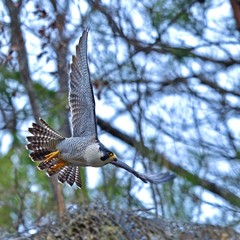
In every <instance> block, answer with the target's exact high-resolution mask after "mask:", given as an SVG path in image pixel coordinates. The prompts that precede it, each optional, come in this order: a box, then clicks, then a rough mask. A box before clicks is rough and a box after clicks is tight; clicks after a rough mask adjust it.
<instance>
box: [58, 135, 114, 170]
mask: <svg viewBox="0 0 240 240" xmlns="http://www.w3.org/2000/svg"><path fill="white" fill-rule="evenodd" d="M69 146H71V148H69ZM56 148H57V149H58V150H59V151H60V155H59V157H60V158H61V159H62V161H66V162H69V163H70V165H72V166H80V167H87V166H90V167H102V166H104V165H106V164H107V163H109V162H110V160H109V161H107V160H106V161H99V159H100V158H101V157H103V153H102V152H101V150H100V145H99V143H98V141H97V140H96V139H94V138H88V137H71V138H66V139H64V140H62V141H61V142H60V143H59V144H58V145H57V147H56Z"/></svg>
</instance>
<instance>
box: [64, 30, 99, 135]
mask: <svg viewBox="0 0 240 240" xmlns="http://www.w3.org/2000/svg"><path fill="white" fill-rule="evenodd" d="M87 37H88V30H84V32H83V34H82V37H81V38H80V40H79V43H78V45H77V46H76V56H73V58H72V64H71V73H70V90H69V105H70V111H71V115H72V135H73V137H79V136H95V137H96V138H97V127H96V115H95V101H94V95H93V88H92V83H91V80H90V74H89V68H88V61H87Z"/></svg>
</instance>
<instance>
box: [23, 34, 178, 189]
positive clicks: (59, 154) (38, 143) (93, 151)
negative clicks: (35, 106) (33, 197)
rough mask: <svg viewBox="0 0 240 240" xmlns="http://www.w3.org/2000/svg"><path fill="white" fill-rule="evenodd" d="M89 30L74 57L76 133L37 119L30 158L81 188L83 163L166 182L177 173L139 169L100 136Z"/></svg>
mask: <svg viewBox="0 0 240 240" xmlns="http://www.w3.org/2000/svg"><path fill="white" fill-rule="evenodd" d="M87 38H88V30H84V31H83V34H82V36H81V38H80V40H79V43H78V45H77V46H76V56H73V57H72V64H71V72H70V82H69V105H70V111H71V125H72V126H71V127H72V136H71V137H70V138H66V137H63V136H61V135H60V134H59V133H57V132H56V131H55V130H53V129H52V128H51V127H50V126H49V125H48V124H47V123H46V122H45V121H44V120H43V119H42V118H39V124H37V123H33V124H32V127H30V128H29V129H28V130H29V132H30V133H31V136H28V137H27V141H28V144H27V145H26V148H27V149H28V150H30V151H31V152H30V154H29V156H30V158H31V159H32V160H33V161H39V162H40V163H39V165H38V168H39V169H40V170H45V171H46V173H47V175H48V176H52V175H54V174H58V181H59V182H60V183H64V182H67V183H68V184H69V185H70V186H72V185H73V184H74V183H76V185H77V186H78V187H79V188H81V177H80V172H79V170H80V169H79V168H80V167H87V166H91V167H103V166H104V165H106V164H112V165H114V166H116V167H119V168H123V169H125V170H126V171H128V172H130V173H132V174H133V175H135V176H136V177H137V178H139V179H141V180H142V181H143V182H145V183H147V182H150V183H154V184H159V183H164V182H167V181H169V180H172V179H173V178H174V177H175V175H174V174H171V173H169V172H166V173H158V174H150V175H147V174H143V173H139V172H137V171H135V170H134V169H133V168H131V167H130V166H128V165H127V164H126V163H124V162H123V161H121V160H119V159H118V158H117V157H116V155H115V154H114V153H113V152H112V151H111V150H109V149H108V148H107V147H105V146H104V145H103V144H102V143H101V142H100V141H99V139H98V135H97V125H96V114H95V101H94V94H93V88H92V84H91V80H90V74H89V67H88V60H87Z"/></svg>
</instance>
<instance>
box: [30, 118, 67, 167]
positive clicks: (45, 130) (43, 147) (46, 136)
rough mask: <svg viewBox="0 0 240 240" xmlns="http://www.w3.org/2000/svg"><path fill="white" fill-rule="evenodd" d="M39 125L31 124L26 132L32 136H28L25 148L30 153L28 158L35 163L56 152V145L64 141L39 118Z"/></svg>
mask: <svg viewBox="0 0 240 240" xmlns="http://www.w3.org/2000/svg"><path fill="white" fill-rule="evenodd" d="M39 122H40V125H38V124H36V123H33V124H32V127H31V128H29V129H28V131H29V132H30V133H31V134H32V136H28V137H27V140H28V142H29V143H28V144H27V146H26V148H27V149H28V150H30V151H32V152H31V153H30V154H29V157H30V158H31V159H32V160H33V161H34V162H35V161H43V160H45V159H46V155H48V154H50V153H52V152H54V151H56V146H57V144H58V143H59V142H60V141H62V140H63V139H64V137H62V136H61V135H60V134H58V133H57V132H55V131H54V130H53V129H52V128H51V127H50V126H49V125H48V124H47V123H46V122H45V121H44V120H43V119H41V118H39Z"/></svg>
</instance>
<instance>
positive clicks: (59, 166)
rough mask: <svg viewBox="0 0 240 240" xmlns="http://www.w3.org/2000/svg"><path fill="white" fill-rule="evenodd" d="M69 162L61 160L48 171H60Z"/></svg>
mask: <svg viewBox="0 0 240 240" xmlns="http://www.w3.org/2000/svg"><path fill="white" fill-rule="evenodd" d="M66 165H67V164H66V163H65V162H62V161H59V162H58V163H57V164H55V165H53V166H51V167H50V168H49V169H48V171H50V172H58V171H59V170H60V169H61V168H63V167H64V166H66Z"/></svg>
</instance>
